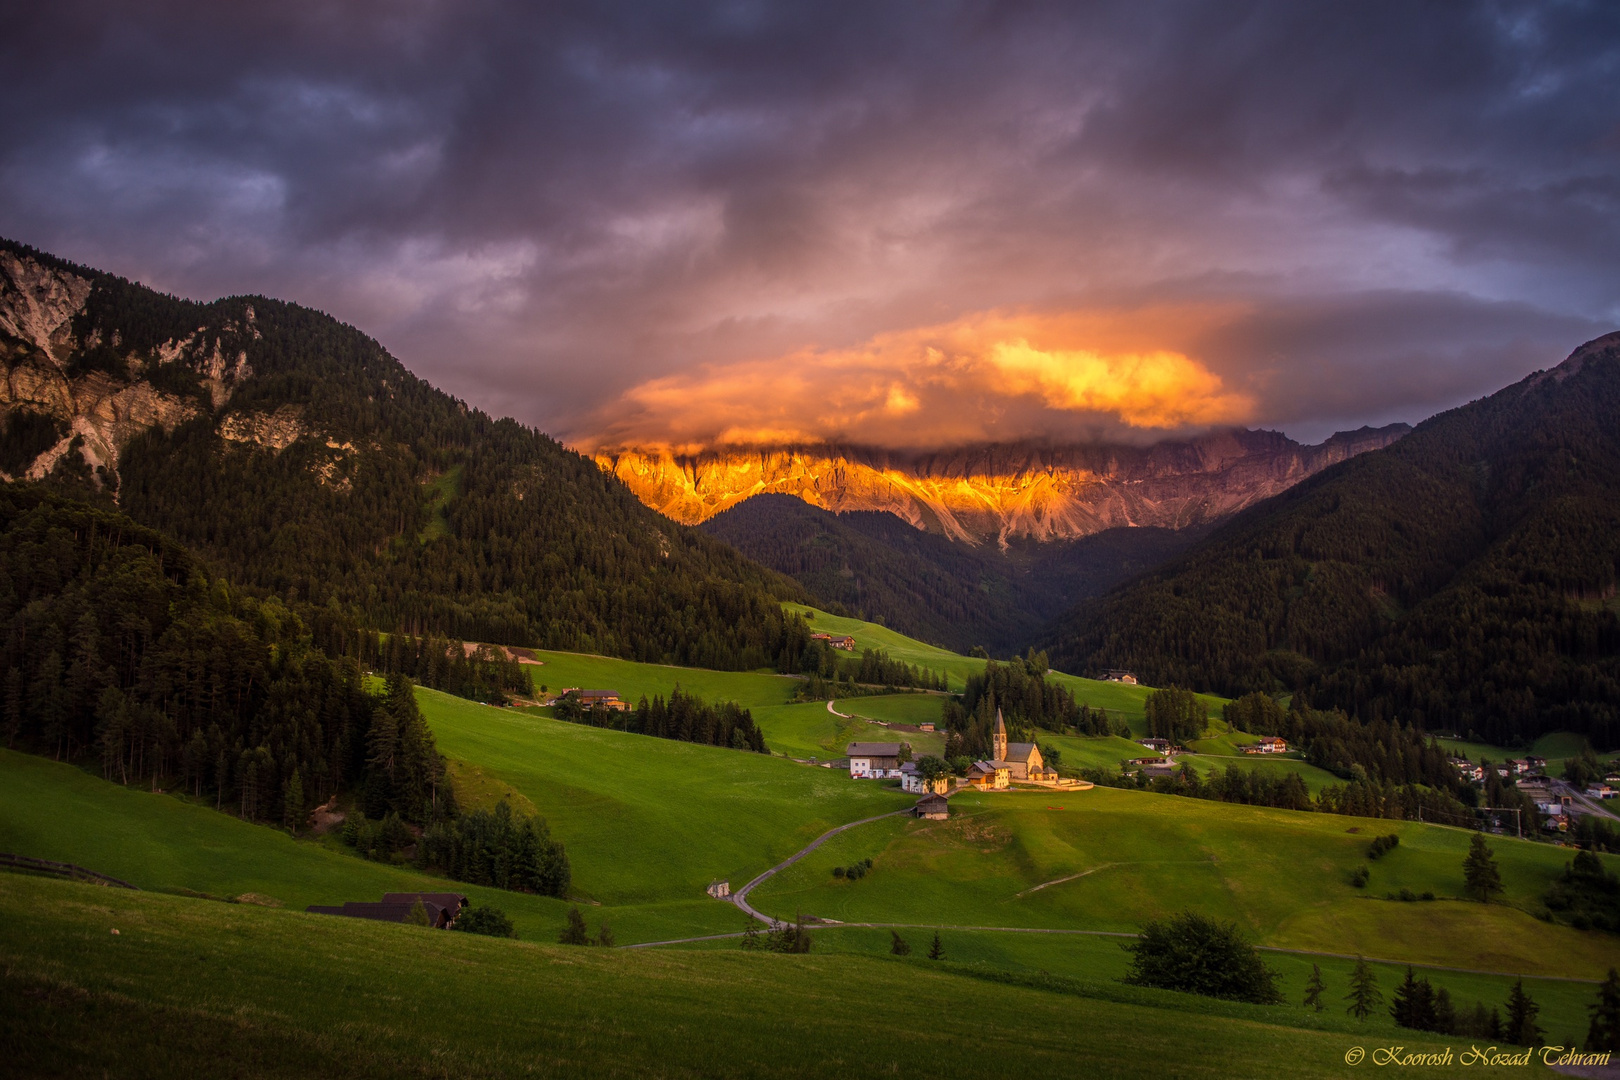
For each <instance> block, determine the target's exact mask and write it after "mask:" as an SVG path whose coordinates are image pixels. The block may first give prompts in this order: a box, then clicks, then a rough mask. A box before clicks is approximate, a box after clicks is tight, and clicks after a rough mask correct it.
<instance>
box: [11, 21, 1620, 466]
mask: <svg viewBox="0 0 1620 1080" xmlns="http://www.w3.org/2000/svg"><path fill="white" fill-rule="evenodd" d="M0 16H3V18H0V25H3V26H4V27H5V30H4V33H3V34H0V88H3V100H4V107H3V108H0V234H4V235H7V236H10V237H13V238H15V239H19V240H23V241H26V242H28V243H31V244H34V245H36V246H39V247H42V248H44V249H47V250H49V251H52V252H55V253H57V254H60V255H63V256H65V257H68V258H71V259H74V260H77V261H80V262H84V263H88V264H91V265H94V266H98V267H101V268H105V269H109V270H112V271H115V272H117V273H120V274H123V275H125V276H128V277H131V278H135V279H137V280H140V281H143V282H146V283H148V284H151V285H154V286H156V287H158V288H162V289H165V290H168V291H172V292H177V293H180V294H183V295H187V296H191V297H195V298H199V299H212V298H214V297H217V296H221V295H227V294H231V293H263V294H268V295H273V296H278V297H283V298H286V299H290V300H296V301H299V302H301V303H304V304H308V305H310V306H313V307H317V308H320V309H322V310H325V311H328V312H330V313H332V314H334V315H336V316H338V317H339V318H342V319H344V320H345V321H347V322H351V323H354V324H355V325H357V326H359V327H361V328H362V329H364V330H366V331H368V332H370V333H371V334H373V335H375V336H376V337H377V338H378V339H379V340H381V341H382V343H383V344H384V345H385V346H387V348H388V349H389V350H390V351H392V352H393V353H394V354H395V355H397V356H398V357H399V358H400V359H401V360H403V361H404V362H405V363H406V364H407V365H408V366H409V367H411V368H412V369H413V370H414V371H416V372H417V373H418V374H420V375H422V376H423V377H425V378H427V379H429V380H431V381H432V382H434V383H436V384H437V385H439V386H441V387H443V388H445V389H446V390H448V391H450V392H452V393H454V394H457V395H458V396H461V397H464V398H466V399H468V400H470V401H472V402H473V403H475V404H477V405H480V406H483V407H484V408H487V409H489V410H491V411H493V412H495V413H498V414H510V415H514V416H516V417H518V418H519V419H522V420H524V421H527V422H530V423H533V424H536V425H538V426H539V427H541V428H543V429H545V430H547V431H550V432H552V433H554V434H557V435H559V436H562V437H565V438H569V439H572V440H573V441H575V442H576V443H577V444H581V445H589V444H592V443H635V442H643V443H674V444H681V445H688V444H695V443H702V442H705V441H709V440H713V439H717V438H722V439H730V440H748V439H761V440H767V441H768V440H772V439H807V438H846V439H856V440H859V441H864V442H874V443H880V444H886V445H892V446H905V445H925V444H933V445H938V444H942V443H947V442H952V441H971V440H980V439H1012V438H1021V437H1042V438H1057V439H1070V438H1087V437H1127V438H1137V439H1147V438H1157V437H1162V436H1163V435H1164V434H1166V433H1174V432H1180V431H1186V430H1191V429H1194V428H1198V427H1203V426H1209V425H1212V424H1221V423H1242V424H1247V425H1249V426H1266V427H1277V428H1281V429H1283V430H1286V431H1288V432H1289V433H1290V434H1293V435H1295V436H1296V437H1301V438H1307V439H1316V438H1319V437H1321V436H1323V435H1325V434H1327V433H1330V432H1331V431H1333V430H1335V429H1340V428H1349V427H1356V426H1359V425H1361V424H1363V423H1384V422H1387V421H1390V420H1396V419H1401V420H1417V419H1420V418H1422V417H1424V416H1427V415H1430V414H1431V413H1433V412H1435V411H1437V410H1439V409H1441V408H1444V407H1447V406H1449V405H1453V404H1457V403H1459V402H1462V401H1465V400H1468V399H1470V398H1473V397H1477V396H1480V395H1482V394H1485V393H1488V392H1490V391H1493V390H1495V389H1497V388H1498V387H1500V386H1502V385H1504V384H1506V383H1508V382H1511V381H1514V380H1516V379H1518V378H1520V377H1522V376H1523V375H1524V374H1526V373H1527V372H1529V371H1531V370H1534V369H1536V368H1541V367H1547V366H1550V365H1552V364H1554V363H1557V362H1558V361H1559V360H1561V359H1562V358H1563V356H1565V355H1566V354H1567V353H1568V352H1569V351H1570V350H1571V349H1572V348H1573V347H1574V346H1576V345H1578V344H1579V343H1581V342H1582V341H1585V340H1587V339H1589V338H1591V337H1594V336H1597V335H1598V334H1600V333H1604V332H1607V331H1610V330H1614V329H1616V328H1620V5H1617V4H1614V3H1610V2H1604V3H1590V4H1581V3H1557V4H1555V3H1545V4H1518V3H1494V4H1493V3H1478V2H1469V3H1449V2H1448V3H1438V2H1436V3H1423V2H1418V0H1400V2H1395V3H1376V2H1366V0H1360V2H1355V3H1349V2H1346V3H1337V4H1316V3H1309V2H1304V0H1281V2H1277V3H1260V2H1256V3H1191V2H1189V3H1148V2H1144V0H1125V2H1121V3H1117V4H1105V3H1089V4H1074V3H1063V4H1050V5H1048V4H1039V3H958V4H952V3H945V2H941V0H930V2H926V3H916V4H883V3H874V2H872V0H863V2H859V3H847V4H846V3H839V2H836V0H817V2H815V3H796V4H787V3H780V4H758V3H715V4H705V5H697V4H691V5H680V4H660V3H658V2H657V0H636V2H633V3H623V4H614V3H610V2H601V0H597V2H592V3H589V4H580V5H569V4H565V3H543V4H535V3H500V2H477V0H470V2H454V3H452V2H445V3H434V2H427V0H393V2H381V0H379V2H357V3H350V4H340V3H304V2H299V0H278V2H277V3H273V4H222V3H218V2H217V0H213V2H208V3H192V2H184V0H175V2H170V3H142V2H139V0H125V2H121V3H110V2H109V3H99V4H92V3H84V2H77V0H52V2H50V3H37V2H25V0H0Z"/></svg>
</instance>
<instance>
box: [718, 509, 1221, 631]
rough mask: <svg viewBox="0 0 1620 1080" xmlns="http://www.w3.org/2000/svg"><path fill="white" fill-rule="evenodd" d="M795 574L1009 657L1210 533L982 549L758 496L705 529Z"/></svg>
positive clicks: (882, 517) (1122, 532)
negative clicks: (1087, 602) (1064, 617)
mask: <svg viewBox="0 0 1620 1080" xmlns="http://www.w3.org/2000/svg"><path fill="white" fill-rule="evenodd" d="M698 528H700V529H702V530H703V531H704V532H707V533H709V534H710V535H711V536H716V537H719V538H720V539H722V540H724V541H725V542H726V543H728V544H730V545H731V546H732V547H734V548H736V549H737V550H738V551H740V552H742V553H743V554H744V555H746V556H748V557H749V558H750V559H753V560H754V561H756V562H758V563H761V564H763V565H765V566H768V567H770V568H771V569H773V570H776V571H779V572H781V573H783V574H786V575H787V576H788V577H790V578H793V579H794V580H795V581H797V582H798V583H799V584H800V585H802V586H804V588H805V589H806V590H807V591H808V592H809V593H810V594H811V595H813V596H815V597H818V598H819V599H820V600H821V606H822V607H824V608H826V609H827V610H829V611H832V612H833V613H834V614H851V615H855V616H858V617H860V618H863V619H868V620H871V621H873V622H879V623H882V624H883V625H885V626H889V627H892V628H894V629H896V630H898V631H900V632H901V633H903V634H906V635H908V636H910V637H914V638H918V639H920V640H922V641H927V642H931V643H933V644H936V645H940V646H942V647H944V648H947V649H952V650H954V651H956V652H962V653H966V652H969V651H971V650H972V649H973V648H974V647H975V646H980V647H983V648H985V649H987V650H988V651H990V652H991V653H992V654H993V655H996V656H1009V655H1014V654H1016V653H1018V652H1019V651H1020V650H1021V649H1023V648H1024V646H1025V645H1027V644H1028V643H1029V642H1030V641H1031V640H1033V638H1034V637H1035V635H1036V634H1037V633H1038V632H1039V630H1040V629H1041V627H1042V626H1043V625H1044V624H1045V623H1046V622H1047V621H1048V620H1050V619H1052V618H1054V617H1056V616H1058V615H1060V614H1062V613H1063V612H1064V611H1066V610H1068V609H1069V608H1070V607H1072V606H1073V605H1074V604H1075V603H1076V602H1078V601H1079V600H1081V599H1083V598H1085V597H1090V596H1096V595H1099V594H1101V593H1102V592H1103V591H1105V590H1106V589H1108V588H1110V587H1111V586H1113V585H1116V584H1118V583H1119V582H1121V581H1123V580H1125V579H1126V578H1128V577H1131V576H1132V575H1134V574H1138V573H1141V572H1142V571H1144V570H1147V569H1150V568H1151V567H1154V566H1157V565H1158V564H1159V563H1161V562H1163V561H1164V560H1165V559H1167V558H1169V557H1170V556H1172V555H1174V554H1176V553H1178V552H1180V551H1182V550H1184V549H1185V548H1187V547H1189V546H1190V545H1191V544H1192V543H1193V542H1194V541H1195V540H1196V539H1197V538H1198V537H1199V536H1201V535H1203V533H1204V532H1205V530H1203V529H1196V530H1195V529H1187V530H1183V531H1181V532H1176V531H1174V530H1171V529H1109V530H1107V531H1106V532H1103V533H1099V534H1097V535H1096V536H1088V537H1085V538H1083V539H1080V540H1071V541H1053V542H1049V543H1037V542H1035V541H1029V540H1022V541H1015V542H1013V543H1012V544H1011V545H1010V546H1009V547H1008V549H1007V550H1006V551H1000V550H998V549H996V548H995V546H994V545H985V546H982V547H972V546H969V545H967V544H963V543H958V542H956V541H953V540H949V539H947V538H946V537H944V536H942V535H940V534H938V533H931V532H924V531H922V530H920V529H916V528H913V527H912V526H911V525H910V524H908V523H906V522H905V521H902V520H901V519H900V518H898V517H896V516H895V515H894V514H890V513H886V512H880V511H871V510H857V511H853V512H850V513H845V514H833V513H829V512H828V511H826V510H822V509H820V508H819V507H814V506H810V505H809V504H807V503H805V502H804V501H803V500H801V499H798V498H795V497H794V496H792V495H756V496H754V497H753V498H751V499H747V500H745V501H743V502H741V503H738V504H737V505H736V506H733V507H732V508H731V509H729V510H727V511H725V512H724V513H722V514H717V515H715V516H714V517H712V518H710V519H709V520H708V521H706V522H704V523H703V524H702V525H700V526H698Z"/></svg>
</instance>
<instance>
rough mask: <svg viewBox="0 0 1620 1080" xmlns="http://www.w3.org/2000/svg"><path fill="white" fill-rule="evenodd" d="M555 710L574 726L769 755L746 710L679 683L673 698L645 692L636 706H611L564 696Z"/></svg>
mask: <svg viewBox="0 0 1620 1080" xmlns="http://www.w3.org/2000/svg"><path fill="white" fill-rule="evenodd" d="M554 713H555V715H556V717H557V719H559V720H567V721H569V722H570V723H574V724H589V725H591V726H592V727H602V728H612V729H613V730H615V731H628V732H632V733H634V734H637V735H652V736H655V737H657V738H660V739H676V740H678V741H680V742H692V743H702V744H704V745H705V746H729V747H731V748H732V749H733V750H752V751H753V752H754V753H757V754H768V753H770V751H769V750H768V749H766V747H765V736H764V735H763V734H762V733H761V732H760V730H759V725H757V724H756V723H754V716H753V714H752V713H750V712H749V711H748V710H747V709H745V708H743V707H742V706H740V705H738V704H737V703H736V702H732V701H722V702H719V703H717V704H713V705H711V704H709V703H708V702H706V701H704V700H703V699H702V698H700V697H697V696H696V695H693V694H687V693H683V692H682V691H681V688H680V687H678V686H677V687H676V688H675V689H674V690H673V691H671V692H670V695H669V700H668V701H665V700H664V699H663V698H662V697H659V696H655V697H654V698H653V699H652V700H651V701H650V702H649V701H648V700H647V698H646V696H645V695H643V696H642V698H641V700H640V701H638V702H637V703H636V707H635V708H634V709H626V710H618V709H609V708H607V707H606V706H603V705H601V704H592V705H586V704H585V703H584V702H582V701H581V700H580V698H579V695H578V694H573V693H570V694H564V695H563V696H562V697H560V698H558V699H557V702H556V704H555V707H554Z"/></svg>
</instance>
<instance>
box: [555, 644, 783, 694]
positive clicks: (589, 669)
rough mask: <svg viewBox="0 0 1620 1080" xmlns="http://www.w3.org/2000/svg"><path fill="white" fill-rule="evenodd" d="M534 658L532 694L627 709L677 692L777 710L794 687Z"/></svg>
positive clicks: (733, 676)
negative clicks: (606, 694)
mask: <svg viewBox="0 0 1620 1080" xmlns="http://www.w3.org/2000/svg"><path fill="white" fill-rule="evenodd" d="M534 657H535V659H536V660H539V661H540V664H539V665H525V670H527V671H528V672H529V678H530V680H531V681H532V682H533V683H534V685H535V688H536V689H537V690H538V689H539V688H540V687H541V686H545V687H546V688H547V691H548V692H549V693H553V694H555V693H557V692H559V691H561V690H562V689H564V688H567V687H572V688H577V689H582V690H616V691H618V694H619V697H620V698H621V699H623V700H625V701H628V702H630V703H631V704H632V705H633V704H635V702H636V700H637V699H638V698H640V697H641V696H642V695H643V694H645V695H646V696H647V697H649V698H652V697H654V696H662V697H665V698H667V697H669V695H670V691H672V690H674V689H675V687H677V686H679V687H680V688H681V689H682V690H683V691H684V692H686V693H688V694H696V695H697V696H698V697H701V698H703V699H705V700H707V701H735V702H736V703H737V704H739V705H744V706H748V707H753V706H756V705H781V704H784V703H786V702H787V701H788V699H789V698H791V697H792V696H793V692H794V690H796V689H797V688H798V684H799V681H798V680H797V679H795V678H793V677H791V676H788V675H775V674H770V673H767V672H757V671H709V670H708V669H706V668H683V667H672V666H670V665H669V664H639V663H636V662H635V661H634V660H618V659H615V658H613V657H611V656H595V655H591V654H587V653H565V652H541V651H538V650H536V652H535V654H534Z"/></svg>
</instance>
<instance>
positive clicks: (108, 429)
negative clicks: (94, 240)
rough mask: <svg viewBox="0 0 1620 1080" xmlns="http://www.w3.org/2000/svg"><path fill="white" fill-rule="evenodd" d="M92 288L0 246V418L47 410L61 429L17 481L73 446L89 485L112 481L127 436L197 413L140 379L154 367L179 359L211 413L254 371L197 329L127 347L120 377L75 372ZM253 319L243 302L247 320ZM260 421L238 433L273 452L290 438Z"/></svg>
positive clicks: (239, 354) (232, 331)
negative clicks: (151, 346) (150, 345)
mask: <svg viewBox="0 0 1620 1080" xmlns="http://www.w3.org/2000/svg"><path fill="white" fill-rule="evenodd" d="M91 288H92V283H91V282H90V281H89V280H88V279H86V278H83V277H80V276H79V275H77V274H73V273H70V272H68V271H66V270H61V269H57V268H55V267H51V266H47V265H45V264H43V263H41V262H39V261H37V260H35V259H31V258H27V257H19V256H18V255H17V254H15V253H13V252H10V251H0V365H3V367H4V378H3V380H0V417H5V418H9V417H10V416H11V414H12V413H13V412H15V411H17V410H26V411H29V412H34V413H38V414H41V415H44V416H50V417H54V418H55V419H56V420H58V421H60V423H61V425H62V427H63V428H65V429H66V431H67V434H66V435H64V436H63V437H62V438H61V439H60V440H59V441H58V442H57V443H56V445H54V446H52V447H50V448H48V449H47V450H45V451H44V452H43V453H41V454H40V455H39V456H38V457H36V458H35V459H34V461H33V462H32V463H31V464H29V465H28V466H27V468H26V469H24V470H22V473H21V475H22V477H24V478H27V479H30V480H37V479H40V478H41V477H44V476H46V475H48V474H49V473H50V471H51V470H52V469H54V468H55V467H56V466H57V464H58V463H59V462H60V461H61V459H62V457H63V456H64V455H66V454H68V453H70V452H75V451H76V452H77V453H78V454H80V455H81V456H82V457H83V459H84V461H85V463H86V464H87V465H89V466H90V469H91V472H92V475H94V476H95V477H96V478H97V480H98V482H103V481H111V482H113V483H116V476H117V469H118V458H119V455H120V454H121V453H122V451H123V449H124V447H125V446H126V445H127V444H128V443H129V440H130V439H132V438H134V437H135V436H136V435H138V434H140V433H141V432H143V431H147V430H149V429H151V428H154V427H161V428H163V429H164V430H165V431H171V432H172V431H173V430H174V428H175V426H176V425H178V424H181V423H184V422H185V421H187V420H190V419H192V418H193V417H195V416H197V415H199V413H200V412H201V411H202V410H201V408H200V407H199V404H198V402H196V401H194V400H189V399H187V398H182V397H178V396H176V395H174V394H171V393H166V392H164V391H161V390H158V389H157V388H156V387H154V386H153V385H152V384H151V383H150V382H149V381H147V379H146V378H144V377H143V376H145V375H149V374H150V373H151V372H152V371H153V370H155V369H156V368H159V367H162V366H164V365H166V364H177V363H178V364H184V365H185V366H186V367H187V368H188V369H190V370H191V371H192V372H193V373H194V374H195V375H196V376H197V377H198V380H199V382H200V384H201V385H202V386H203V387H204V388H205V389H206V390H207V392H208V396H209V400H210V402H211V403H212V405H213V407H214V409H215V410H216V411H217V410H219V409H220V408H222V407H223V406H224V405H225V404H226V403H227V402H228V401H229V400H230V397H231V394H232V392H233V391H234V390H235V388H236V387H237V386H238V385H239V384H240V383H241V382H242V381H243V380H245V379H247V378H249V377H250V376H251V375H252V374H253V369H252V368H251V366H250V365H249V364H248V362H247V353H246V352H245V351H244V350H241V349H237V350H234V355H232V354H231V351H228V350H226V349H224V348H223V347H222V344H221V336H220V335H219V334H215V335H214V336H212V337H211V338H210V337H209V336H208V335H207V334H206V333H205V330H204V329H202V328H199V329H198V330H197V332H196V333H193V334H190V335H187V336H186V337H185V338H183V339H180V340H170V341H167V342H164V343H163V344H161V345H159V346H158V347H157V348H156V349H155V350H154V351H153V353H152V354H151V355H146V356H142V355H139V354H137V353H135V352H134V351H131V352H130V353H129V354H128V356H127V357H126V362H127V366H128V369H129V377H127V378H120V377H117V376H114V375H111V374H108V373H107V372H105V371H99V370H91V371H83V372H74V371H73V370H72V368H71V365H70V361H71V360H72V357H73V354H74V353H75V352H76V351H77V350H79V349H80V348H84V347H89V346H94V345H98V344H100V342H99V340H98V339H96V337H95V336H94V334H93V333H92V334H91V335H90V336H89V337H88V339H87V340H83V341H81V340H80V339H79V337H78V335H77V333H76V331H75V329H74V320H75V319H76V318H77V317H78V316H79V315H80V314H81V313H83V312H84V310H85V305H86V303H87V301H88V300H89V298H90V293H91ZM252 317H253V316H252V308H249V309H248V319H249V322H250V323H251V320H252ZM221 333H223V334H224V335H252V336H256V335H257V331H256V330H254V329H253V328H252V327H251V325H249V326H238V325H234V324H233V325H230V326H227V327H224V328H223V330H222V331H221ZM205 338H207V339H208V340H206V341H205V340H204V339H205ZM110 344H111V345H112V347H113V348H114V349H115V350H116V349H117V348H118V346H119V342H118V341H117V340H116V339H115V340H114V341H112V342H111V343H110ZM278 415H279V414H278ZM226 422H227V423H232V422H236V423H238V425H239V430H243V431H246V430H248V429H250V428H253V425H252V424H248V425H247V426H246V427H242V426H241V425H242V421H240V420H239V418H235V417H230V418H227V421H226ZM294 423H296V418H294ZM261 426H262V427H263V437H260V433H259V432H258V430H257V429H254V430H253V433H252V434H249V435H248V436H247V438H249V439H251V441H254V442H258V443H260V444H261V445H265V446H271V445H272V444H273V443H276V442H278V441H280V445H276V446H273V448H274V449H280V448H281V447H282V446H285V445H286V444H287V443H288V442H290V441H291V439H288V438H286V435H287V430H288V429H287V426H286V424H285V423H271V424H268V425H261ZM300 433H301V432H300ZM222 434H224V432H222ZM226 437H227V438H231V437H233V436H231V435H227V436H226ZM297 437H298V436H297V435H296V434H295V435H293V436H292V438H297ZM0 476H4V474H0ZM6 479H11V477H6Z"/></svg>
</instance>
